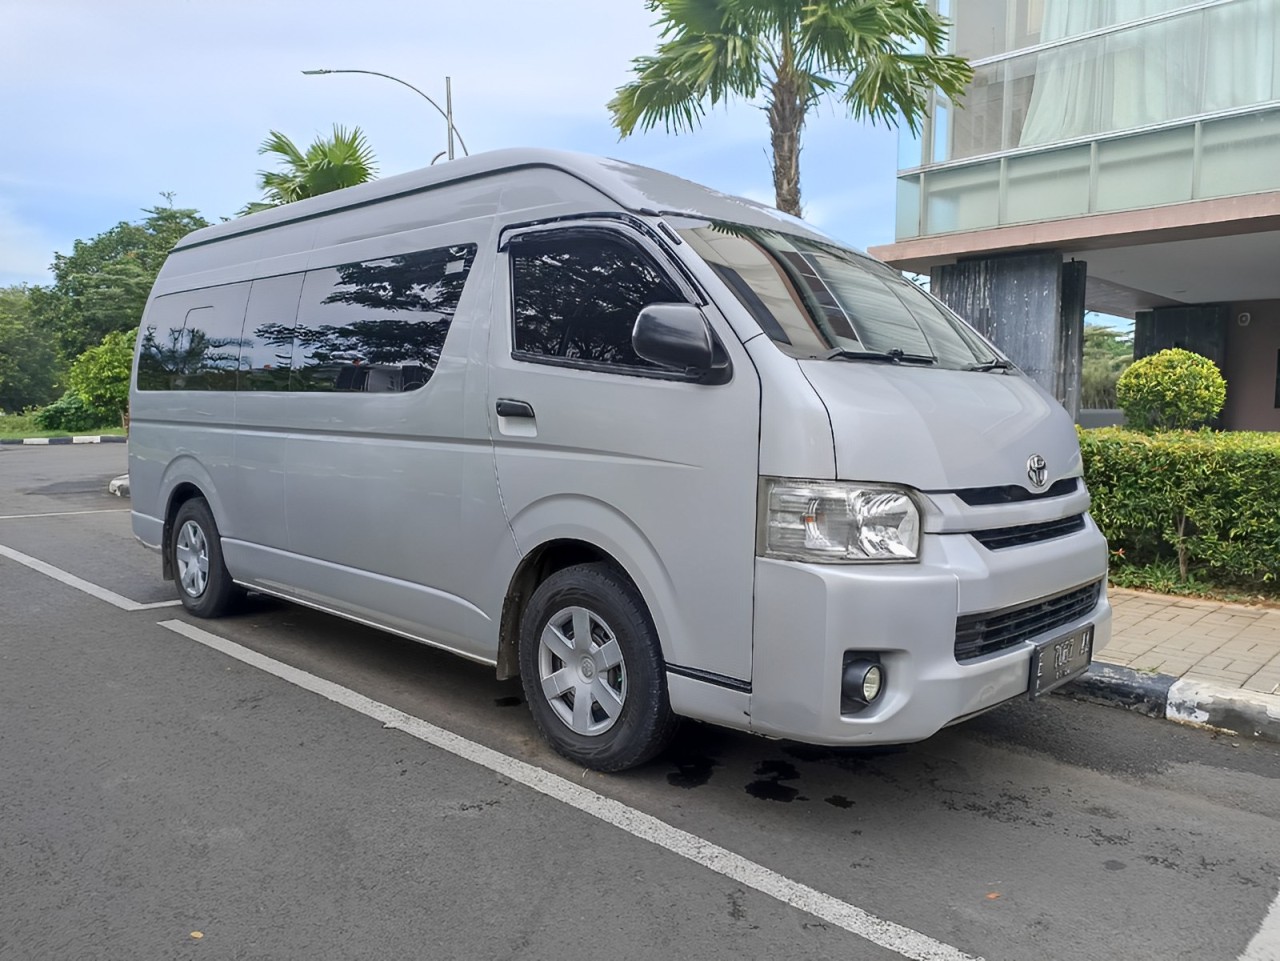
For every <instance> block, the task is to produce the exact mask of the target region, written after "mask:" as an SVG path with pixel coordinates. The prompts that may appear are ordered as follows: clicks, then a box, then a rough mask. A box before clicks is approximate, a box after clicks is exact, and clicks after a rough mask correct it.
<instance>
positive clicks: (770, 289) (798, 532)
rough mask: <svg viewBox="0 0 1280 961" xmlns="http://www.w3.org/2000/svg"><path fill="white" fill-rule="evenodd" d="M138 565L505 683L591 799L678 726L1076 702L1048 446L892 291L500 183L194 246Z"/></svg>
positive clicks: (704, 203) (1075, 541)
mask: <svg viewBox="0 0 1280 961" xmlns="http://www.w3.org/2000/svg"><path fill="white" fill-rule="evenodd" d="M130 402H131V405H132V424H131V430H130V436H129V474H130V481H131V487H132V496H133V530H134V533H135V534H136V536H137V538H138V539H139V540H140V541H141V542H142V543H144V544H146V545H147V546H149V547H151V548H153V549H156V550H158V551H160V553H161V556H162V558H163V572H164V576H165V577H167V578H173V579H176V581H177V582H178V585H179V588H180V596H181V598H182V601H183V603H184V604H185V605H186V608H187V610H188V611H190V612H191V613H192V614H194V615H196V616H198V617H214V616H217V615H219V614H222V613H224V612H226V611H227V610H228V609H229V608H230V607H231V606H232V605H233V604H234V602H235V601H236V599H237V597H238V595H240V594H241V593H242V592H243V591H245V590H252V591H260V592H262V593H265V594H271V595H275V596H277V597H281V598H286V599H288V600H290V601H294V602H296V603H299V604H305V605H308V606H310V607H314V608H318V609H320V610H323V611H328V612H331V613H333V614H338V615H341V616H343V617H347V618H351V619H352V620H355V621H359V622H361V623H364V624H371V625H375V626H377V627H380V628H383V629H386V630H388V631H392V632H394V633H396V634H399V635H402V636H405V637H409V638H413V639H415V640H418V641H422V642H425V643H428V644H432V645H435V646H438V647H442V648H445V649H448V650H450V651H454V652H456V653H458V654H460V655H462V656H464V657H467V658H471V659H472V660H476V661H480V662H482V663H484V664H488V665H493V666H494V667H495V668H496V671H497V675H498V676H499V677H500V678H508V677H515V676H516V675H519V676H520V677H521V679H522V682H523V686H524V691H525V695H526V698H527V700H528V703H529V707H530V709H531V711H532V714H533V717H534V720H535V721H536V723H537V726H538V727H539V729H540V730H541V731H542V733H543V734H544V735H545V736H546V738H547V740H548V741H550V743H551V744H552V745H553V746H554V747H555V748H556V750H558V751H560V752H561V753H562V754H564V755H566V756H567V757H569V758H572V759H573V760H575V761H578V762H580V763H582V764H584V765H587V766H589V767H593V768H596V769H599V770H619V769H622V768H625V767H628V766H631V765H635V764H639V763H641V762H643V761H645V760H646V759H648V758H650V757H652V756H653V755H654V754H655V753H656V752H657V751H659V750H660V749H661V748H662V747H663V746H664V745H665V744H666V743H667V742H668V741H669V739H670V738H671V737H672V735H673V733H674V731H675V727H676V722H677V719H678V718H679V717H689V718H697V719H699V720H703V721H710V722H714V723H716V724H721V725H725V726H727V727H731V728H737V729H739V730H744V731H752V732H755V733H758V734H763V735H767V736H770V737H786V738H794V739H797V740H800V741H808V742H812V743H818V744H829V745H867V744H881V743H891V742H909V741H917V740H921V739H923V738H927V737H929V736H930V735H932V734H933V733H935V732H936V731H938V730H939V729H940V728H942V727H944V726H946V725H948V724H952V723H954V722H955V721H958V720H961V719H963V718H966V717H969V716H971V715H974V714H977V713H979V712H981V711H985V710H987V709H988V708H991V707H993V706H995V705H997V704H1000V703H1001V702H1004V701H1007V700H1009V699H1011V698H1018V697H1027V696H1032V697H1034V696H1037V695H1039V694H1043V693H1044V692H1046V691H1048V690H1051V689H1052V688H1054V687H1055V686H1057V685H1059V684H1061V683H1063V682H1064V681H1066V680H1068V679H1070V678H1071V677H1073V676H1075V675H1076V674H1078V673H1079V672H1081V671H1083V670H1084V668H1085V667H1086V666H1087V665H1088V663H1089V661H1090V659H1091V656H1092V653H1093V651H1094V650H1096V649H1098V648H1100V647H1101V646H1102V645H1103V644H1105V643H1106V641H1107V640H1108V638H1109V636H1110V624H1111V611H1110V607H1109V605H1108V603H1107V598H1106V590H1105V584H1106V569H1107V548H1106V543H1105V541H1104V539H1103V538H1102V536H1101V535H1100V534H1099V532H1098V529H1097V527H1096V526H1095V525H1094V523H1093V521H1092V520H1091V519H1090V517H1089V514H1088V507H1089V495H1088V493H1087V491H1086V490H1085V487H1084V483H1083V481H1082V479H1081V461H1080V452H1079V448H1078V446H1077V443H1076V435H1075V430H1074V427H1073V425H1072V423H1071V420H1070V418H1069V417H1068V416H1067V414H1066V412H1065V411H1064V410H1063V409H1062V408H1061V407H1060V406H1059V405H1058V404H1057V403H1055V401H1054V400H1053V398H1052V397H1050V396H1049V395H1047V394H1046V393H1045V392H1044V391H1043V390H1041V389H1040V388H1039V387H1038V386H1037V385H1036V384H1035V383H1034V382H1033V381H1032V380H1031V379H1030V378H1028V377H1027V376H1025V375H1024V374H1023V373H1022V372H1020V371H1019V370H1017V369H1016V368H1015V367H1014V366H1013V365H1012V364H1011V363H1010V362H1009V361H1008V360H1007V359H1006V358H1004V357H1003V356H1002V355H1001V354H1000V352H999V351H997V350H996V349H995V348H994V347H993V346H992V345H991V344H990V343H988V342H987V341H985V340H984V339H983V338H982V337H980V336H979V335H977V334H976V333H975V332H974V331H973V330H972V329H970V328H969V327H968V326H966V325H965V324H964V323H963V322H962V321H960V320H959V319H958V318H957V317H955V315H954V314H952V313H950V312H949V311H948V310H947V309H946V308H945V307H943V306H942V305H940V304H939V303H938V302H937V301H936V300H934V299H932V298H931V297H930V296H929V295H928V294H926V293H924V292H923V291H921V290H920V289H919V288H918V287H916V286H915V285H913V284H911V283H909V282H907V281H905V280H903V279H902V278H901V277H900V276H899V275H898V274H897V273H895V272H894V271H892V270H890V269H888V268H887V267H885V266H883V265H882V264H880V263H878V262H876V261H873V260H871V259H870V258H868V257H867V256H866V255H864V254H861V253H858V252H856V251H853V250H849V249H847V248H844V247H842V246H840V245H839V244H837V243H835V242H834V241H832V240H830V239H829V238H827V237H825V236H824V235H822V234H821V233H819V232H817V231H816V230H814V229H813V228H811V227H809V226H807V225H806V224H805V223H803V222H802V221H799V220H796V219H793V218H791V217H788V216H786V215H783V214H781V213H779V212H777V211H775V210H772V209H769V208H767V207H764V206H761V205H759V204H755V203H752V202H750V201H747V200H742V199H740V198H735V197H729V196H725V195H723V194H719V193H716V192H715V191H712V190H709V189H706V188H704V187H700V186H697V185H695V184H692V183H689V182H687V181H685V180H681V179H679V178H676V177H673V176H670V175H667V174H663V173H659V172H657V171H653V170H648V169H644V168H641V167H636V166H632V165H630V164H625V163H620V162H616V161H611V160H602V159H596V158H591V157H584V156H579V155H575V154H567V153H559V152H551V151H543V150H506V151H498V152H494V153H490V154H485V155H479V156H475V157H471V158H469V159H465V160H457V161H454V162H452V163H449V164H447V165H443V166H440V167H433V168H430V169H427V170H421V171H418V172H415V173H410V174H405V175H403V176H398V177H391V178H388V179H385V180H380V181H377V182H376V183H371V184H366V185H364V186H360V187H354V188H351V189H348V190H341V191H338V192H335V193H331V194H326V195H325V196H322V197H318V198H315V199H312V200H306V201H301V202H298V203H293V204H289V205H288V206H285V207H281V208H278V209H275V210H271V211H267V212H264V213H260V214H255V215H253V216H249V217H245V218H243V219H240V220H235V221H231V222H229V223H223V224H218V225H216V226H213V227H208V228H205V229H203V230H200V231H197V232H195V233H193V234H191V235H190V236H188V237H187V238H186V239H184V240H183V241H182V242H181V243H179V244H178V246H177V247H176V248H175V250H174V251H173V253H172V254H171V255H170V257H169V259H168V261H167V262H166V263H165V265H164V268H163V270H161V272H160V275H159V278H158V279H157V281H156V284H155V288H154V290H153V291H152V294H151V298H150V300H149V301H148V303H147V307H146V312H145V314H144V317H143V321H142V327H141V331H140V333H139V338H138V349H137V356H136V361H135V372H134V384H133V389H132V391H131V395H130Z"/></svg>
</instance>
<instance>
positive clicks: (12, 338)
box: [0, 287, 58, 414]
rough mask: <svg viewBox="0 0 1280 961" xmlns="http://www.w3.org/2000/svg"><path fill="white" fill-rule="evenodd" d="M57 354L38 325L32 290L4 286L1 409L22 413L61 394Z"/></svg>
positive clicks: (0, 331)
mask: <svg viewBox="0 0 1280 961" xmlns="http://www.w3.org/2000/svg"><path fill="white" fill-rule="evenodd" d="M57 379H58V362H57V355H56V354H55V353H54V349H53V345H52V344H50V343H49V338H48V337H47V336H45V334H44V333H43V332H42V331H40V330H39V329H38V328H37V327H36V324H35V320H34V317H33V315H32V309H31V291H30V290H29V289H28V288H27V287H5V288H0V412H8V413H11V414H16V413H19V412H21V411H23V410H26V409H27V408H28V407H38V406H40V405H41V404H47V403H48V402H49V401H51V400H53V399H54V398H55V397H56V396H58V391H57V388H56V384H57Z"/></svg>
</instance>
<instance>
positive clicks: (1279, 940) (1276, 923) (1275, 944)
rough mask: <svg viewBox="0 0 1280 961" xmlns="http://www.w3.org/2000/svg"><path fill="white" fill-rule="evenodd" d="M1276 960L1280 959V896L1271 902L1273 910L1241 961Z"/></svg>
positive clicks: (1269, 912) (1245, 950) (1268, 914)
mask: <svg viewBox="0 0 1280 961" xmlns="http://www.w3.org/2000/svg"><path fill="white" fill-rule="evenodd" d="M1276 958H1280V894H1277V895H1276V899H1275V900H1274V901H1272V902H1271V910H1270V911H1268V912H1267V916H1266V917H1265V918H1263V919H1262V926H1261V927H1260V928H1258V933H1257V934H1255V935H1254V936H1253V940H1252V941H1250V942H1249V946H1248V947H1246V948H1245V949H1244V954H1242V955H1240V961H1276Z"/></svg>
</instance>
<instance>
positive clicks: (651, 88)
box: [609, 0, 973, 216]
mask: <svg viewBox="0 0 1280 961" xmlns="http://www.w3.org/2000/svg"><path fill="white" fill-rule="evenodd" d="M646 3H647V5H648V7H649V9H650V11H652V12H653V13H656V14H658V26H659V27H661V29H662V38H661V41H660V43H659V45H658V49H657V52H656V54H655V55H653V56H647V57H637V58H635V60H633V61H632V64H633V69H634V72H635V74H636V79H635V80H633V81H632V82H631V83H629V84H626V85H625V86H623V87H619V88H618V92H617V96H615V97H614V98H613V100H611V101H610V102H609V110H610V112H611V113H612V114H613V122H614V125H615V126H616V127H617V128H618V130H619V131H621V133H622V136H624V137H626V136H628V135H629V134H631V133H632V132H633V131H634V130H635V129H636V127H639V128H640V129H641V130H648V129H650V128H651V127H654V126H656V125H657V124H659V123H661V124H662V125H663V126H664V127H665V128H666V130H667V132H668V133H672V132H678V131H682V130H692V129H693V128H694V127H696V126H697V125H698V123H699V122H700V120H701V119H702V117H703V115H704V114H705V113H706V108H707V105H708V103H709V104H710V105H711V106H715V105H716V104H718V103H719V102H720V101H722V100H728V99H729V98H730V97H733V96H737V97H742V98H744V99H747V100H753V99H755V98H756V97H757V96H759V95H760V94H761V93H763V96H764V107H765V110H766V111H767V112H768V115H769V132H770V136H771V142H772V149H773V186H774V191H775V193H776V195H777V206H778V209H780V210H783V211H786V212H787V213H790V214H795V215H796V216H799V215H800V137H801V133H802V131H803V128H804V122H805V117H806V115H807V113H808V111H809V110H810V108H812V107H814V106H816V105H817V104H818V102H819V101H821V100H822V99H823V98H825V97H828V96H830V97H834V98H836V99H838V100H839V101H840V102H841V103H842V104H844V106H845V107H846V108H847V110H848V112H849V113H850V114H851V115H852V116H853V117H854V118H855V119H864V118H865V119H869V120H871V121H872V122H879V121H882V122H884V123H888V124H892V125H896V124H897V123H898V122H899V120H902V121H905V122H906V124H907V126H908V127H910V128H911V130H912V132H916V131H918V130H919V128H920V123H921V120H922V118H923V117H924V115H925V112H926V110H927V108H928V95H929V91H930V89H931V88H935V87H936V88H937V89H938V90H939V91H941V93H942V94H943V95H944V96H946V97H947V98H948V99H951V100H956V99H958V98H959V97H960V95H961V93H962V92H963V91H964V89H965V86H966V85H967V84H968V82H969V80H970V79H971V78H972V76H973V70H972V69H971V68H970V67H969V64H968V63H967V62H966V61H965V60H964V59H963V58H961V57H949V56H943V55H942V50H943V49H944V46H945V40H946V27H947V21H946V20H944V19H942V18H940V17H939V16H938V15H937V14H935V13H933V12H932V11H930V10H929V8H928V6H927V5H926V4H925V3H923V2H921V0H646ZM916 50H923V52H919V53H917V52H913V51H916Z"/></svg>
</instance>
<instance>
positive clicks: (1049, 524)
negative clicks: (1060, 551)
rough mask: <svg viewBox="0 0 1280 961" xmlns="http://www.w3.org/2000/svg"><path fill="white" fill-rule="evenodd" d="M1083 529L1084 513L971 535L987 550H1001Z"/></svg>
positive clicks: (975, 532)
mask: <svg viewBox="0 0 1280 961" xmlns="http://www.w3.org/2000/svg"><path fill="white" fill-rule="evenodd" d="M1082 530H1084V515H1083V514H1076V515H1075V516H1074V517H1063V518H1060V519H1059V520H1056V521H1046V522H1044V523H1042V524H1023V525H1021V526H1019V527H998V528H996V529H994V530H989V531H974V532H973V536H974V537H975V538H976V539H977V541H978V543H980V544H981V545H982V546H983V547H985V548H986V549H987V550H989V551H998V550H1003V549H1004V548H1006V547H1017V546H1018V545H1020V544H1034V543H1035V542H1036V541H1048V540H1052V539H1053V538H1055V537H1066V536H1067V535H1068V534H1074V533H1075V532H1076V531H1082Z"/></svg>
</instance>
